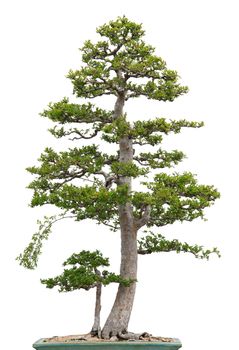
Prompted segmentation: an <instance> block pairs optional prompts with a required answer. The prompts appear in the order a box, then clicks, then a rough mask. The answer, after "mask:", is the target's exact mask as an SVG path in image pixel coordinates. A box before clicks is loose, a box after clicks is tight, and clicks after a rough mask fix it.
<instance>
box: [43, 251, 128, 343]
mask: <svg viewBox="0 0 239 350" xmlns="http://www.w3.org/2000/svg"><path fill="white" fill-rule="evenodd" d="M68 265H70V266H72V267H71V268H67V269H64V271H63V273H62V274H61V275H59V276H56V277H54V278H47V279H41V283H43V284H45V285H46V287H47V288H54V287H58V290H59V292H70V291H73V290H78V289H85V290H90V289H91V288H96V300H95V315H94V324H93V327H92V329H91V332H90V333H91V335H93V336H98V337H101V329H100V311H101V292H102V285H104V286H106V285H108V284H110V283H121V284H122V285H124V286H129V285H130V284H131V282H133V280H130V279H124V278H122V277H121V276H120V275H116V274H115V273H113V272H109V271H108V270H102V269H103V268H105V267H108V266H109V265H110V264H109V259H108V258H104V257H103V255H102V254H101V252H100V251H99V250H95V251H93V252H90V251H88V250H82V251H81V252H80V253H74V254H72V255H71V256H70V257H69V258H68V259H67V260H66V261H65V262H64V263H63V266H68Z"/></svg>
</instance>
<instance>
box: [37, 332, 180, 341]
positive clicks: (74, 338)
mask: <svg viewBox="0 0 239 350" xmlns="http://www.w3.org/2000/svg"><path fill="white" fill-rule="evenodd" d="M137 336H138V337H137ZM137 338H138V339H137ZM117 341H118V342H121V341H124V342H125V341H126V342H131V341H135V342H166V343H167V342H174V339H173V338H164V337H155V336H152V335H150V334H148V333H142V335H140V334H139V335H136V336H134V333H132V337H129V339H127V340H125V339H119V338H118V337H116V336H114V337H112V338H110V339H102V338H98V337H97V336H92V335H91V334H80V335H79V334H77V335H66V336H54V337H51V338H45V339H44V342H46V343H82V342H92V343H97V342H117Z"/></svg>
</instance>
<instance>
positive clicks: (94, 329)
mask: <svg viewBox="0 0 239 350" xmlns="http://www.w3.org/2000/svg"><path fill="white" fill-rule="evenodd" d="M96 273H97V274H99V275H100V272H99V271H96ZM101 290H102V283H101V282H98V283H97V285H96V299H95V317H94V324H93V327H92V329H91V332H90V333H91V335H93V336H95V335H97V336H98V337H101V329H100V311H101Z"/></svg>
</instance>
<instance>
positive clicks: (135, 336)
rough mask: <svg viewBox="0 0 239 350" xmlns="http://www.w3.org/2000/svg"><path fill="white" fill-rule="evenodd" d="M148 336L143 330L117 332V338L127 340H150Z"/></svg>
mask: <svg viewBox="0 0 239 350" xmlns="http://www.w3.org/2000/svg"><path fill="white" fill-rule="evenodd" d="M150 337H151V335H150V334H149V333H147V332H143V333H132V332H125V333H124V332H119V333H118V338H119V340H128V341H134V340H147V341H150Z"/></svg>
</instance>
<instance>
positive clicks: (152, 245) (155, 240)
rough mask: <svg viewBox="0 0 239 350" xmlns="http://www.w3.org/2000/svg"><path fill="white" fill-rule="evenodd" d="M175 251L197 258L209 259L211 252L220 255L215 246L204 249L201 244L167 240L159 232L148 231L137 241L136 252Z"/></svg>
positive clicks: (143, 253)
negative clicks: (148, 232)
mask: <svg viewBox="0 0 239 350" xmlns="http://www.w3.org/2000/svg"><path fill="white" fill-rule="evenodd" d="M172 251H175V252H176V253H181V252H184V253H191V254H193V255H194V256H195V258H199V259H209V256H210V255H211V254H212V253H215V254H216V255H218V257H220V252H219V251H218V249H217V248H213V249H211V250H210V249H204V247H203V246H199V245H197V244H195V245H190V244H188V243H186V242H184V243H182V242H180V241H178V240H177V239H174V240H172V241H169V240H167V239H166V238H165V237H164V236H162V235H160V234H154V233H152V232H151V233H150V235H147V236H146V237H144V238H141V239H140V240H139V241H138V254H141V255H145V254H152V253H161V252H172Z"/></svg>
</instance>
